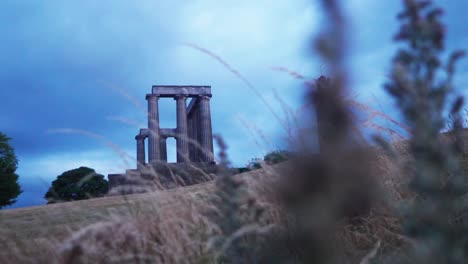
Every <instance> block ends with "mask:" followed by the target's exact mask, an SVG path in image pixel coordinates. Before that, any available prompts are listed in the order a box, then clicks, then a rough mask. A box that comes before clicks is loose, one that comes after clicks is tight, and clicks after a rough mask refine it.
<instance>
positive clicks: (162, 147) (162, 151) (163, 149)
mask: <svg viewBox="0 0 468 264" xmlns="http://www.w3.org/2000/svg"><path fill="white" fill-rule="evenodd" d="M159 145H160V146H159V149H160V151H159V153H160V157H161V160H162V161H165V162H167V137H165V136H161V138H160V139H159Z"/></svg>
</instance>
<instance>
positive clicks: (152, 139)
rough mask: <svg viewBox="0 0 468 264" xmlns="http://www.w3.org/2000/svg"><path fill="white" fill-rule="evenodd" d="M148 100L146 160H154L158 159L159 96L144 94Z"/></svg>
mask: <svg viewBox="0 0 468 264" xmlns="http://www.w3.org/2000/svg"><path fill="white" fill-rule="evenodd" d="M146 100H148V130H149V131H148V133H149V134H148V156H149V157H148V158H149V160H148V162H155V161H159V160H160V153H159V151H160V146H159V144H160V143H159V138H160V135H159V111H158V100H159V96H158V95H156V94H148V95H146Z"/></svg>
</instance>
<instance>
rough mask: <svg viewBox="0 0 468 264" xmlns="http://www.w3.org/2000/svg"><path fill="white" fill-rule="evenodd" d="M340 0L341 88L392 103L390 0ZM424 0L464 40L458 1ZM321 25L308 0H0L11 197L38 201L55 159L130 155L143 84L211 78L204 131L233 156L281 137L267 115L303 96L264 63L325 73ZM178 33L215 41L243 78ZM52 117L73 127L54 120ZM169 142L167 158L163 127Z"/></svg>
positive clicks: (394, 7)
mask: <svg viewBox="0 0 468 264" xmlns="http://www.w3.org/2000/svg"><path fill="white" fill-rule="evenodd" d="M342 2H346V5H347V6H346V10H347V14H348V17H349V23H348V26H349V28H348V32H349V35H350V36H351V41H352V42H351V46H350V51H351V53H350V57H349V65H350V69H351V72H352V76H351V80H352V83H351V84H352V85H351V88H352V91H351V93H350V94H351V95H352V96H353V98H354V99H356V100H358V101H360V102H362V103H366V104H369V105H371V106H372V107H375V108H377V109H379V110H381V111H383V112H386V113H389V114H393V113H394V110H392V106H393V104H392V102H391V100H389V98H388V97H387V96H386V95H385V92H384V91H383V89H382V84H383V83H384V82H385V76H386V75H387V73H388V69H389V62H390V59H391V57H392V56H393V54H394V51H395V49H396V48H395V44H394V43H392V42H391V39H392V36H393V35H394V33H395V32H396V30H397V26H396V25H397V24H396V19H395V15H396V14H397V12H398V11H399V10H400V9H401V3H400V1H374V0H351V1H342ZM436 3H438V4H440V5H441V6H442V7H444V8H445V10H446V13H447V14H448V15H446V16H445V17H444V21H445V22H446V24H447V28H448V30H447V34H448V39H447V44H448V45H447V48H448V49H460V48H467V47H468V34H466V30H467V29H466V21H464V17H465V12H466V10H468V2H467V1H464V0H458V1H455V0H453V1H436ZM320 25H321V12H320V6H319V5H318V1H312V0H309V1H305V0H269V1H268V0H256V1H252V0H236V1H234V0H225V1H219V0H184V1H175V0H167V1H165V0H164V1H163V0H148V1H143V0H142V1H130V0H125V1H124V0H102V1H94V0H93V1H91V0H81V1H63V0H60V1H59V0H48V1H33V0H30V1H27V0H24V1H17V0H11V1H10V0H4V1H1V2H0V32H1V33H2V34H1V35H2V38H1V42H0V58H1V64H0V102H1V103H0V131H2V132H3V133H6V134H7V135H8V136H9V137H11V138H13V140H12V141H11V144H12V145H13V147H14V148H15V151H16V154H17V156H18V158H19V169H18V171H17V173H18V174H19V175H20V183H21V185H22V188H23V190H24V193H23V194H22V196H21V197H20V199H19V201H18V203H17V204H16V205H15V206H29V205H36V204H42V203H44V200H43V199H42V196H43V195H44V193H45V191H46V190H47V188H48V186H49V185H50V182H51V181H52V180H53V179H55V177H56V176H57V175H59V174H61V173H62V172H64V171H66V170H70V169H74V168H77V167H79V166H88V167H91V168H94V169H96V171H97V172H98V173H101V174H104V175H107V174H108V173H119V172H124V171H125V169H129V168H134V167H135V162H134V157H135V140H134V136H135V135H136V134H137V133H138V130H139V128H142V127H146V123H147V120H146V116H145V112H144V111H145V109H146V101H145V94H147V93H149V92H150V90H151V86H152V85H154V84H174V85H182V84H191V85H211V86H212V93H213V97H212V100H211V110H212V122H213V132H214V133H216V134H220V135H222V136H223V138H224V139H225V141H226V142H227V144H228V146H229V152H228V153H229V156H230V159H231V161H232V163H233V165H235V166H243V165H245V164H246V163H247V162H248V161H249V160H250V159H251V158H254V157H262V156H263V155H264V154H265V153H267V152H269V151H272V150H275V149H281V148H285V147H286V146H287V144H286V137H287V133H286V130H285V129H284V128H283V126H282V122H281V121H279V120H278V119H277V118H276V116H279V117H280V119H282V120H285V111H284V110H283V108H282V107H281V104H282V103H284V104H286V105H287V107H288V108H290V109H292V111H294V112H296V111H298V109H300V108H301V106H302V100H301V97H302V95H303V94H304V87H303V85H302V82H301V81H299V80H296V79H294V78H293V77H291V76H289V75H288V74H285V73H282V72H278V71H274V70H272V68H273V67H284V68H288V69H290V70H293V71H296V72H299V73H301V74H303V75H304V76H307V77H310V78H316V77H318V76H320V74H324V73H326V72H327V69H326V68H327V67H326V65H324V64H323V63H321V61H320V60H319V58H318V56H317V55H314V53H313V52H312V50H311V40H312V39H313V36H314V35H315V34H316V33H317V32H318V31H319V30H320ZM184 43H192V44H194V45H196V46H199V47H201V48H204V49H207V50H209V51H210V52H212V53H214V54H216V55H219V56H220V57H221V58H222V59H223V60H224V61H225V62H227V63H228V64H229V65H230V66H231V67H232V68H234V69H235V70H237V71H238V72H240V74H242V75H243V77H245V78H246V79H247V80H248V81H249V82H250V83H251V84H252V86H253V89H252V88H249V87H248V86H247V85H246V84H245V83H244V82H243V81H242V80H240V79H239V78H238V77H236V76H235V75H234V74H233V73H232V72H231V71H229V69H228V68H227V67H226V66H223V65H222V64H220V63H219V61H217V60H216V59H214V58H213V57H212V56H209V55H207V54H205V53H203V52H200V51H199V50H197V49H194V48H192V47H189V46H187V45H184ZM458 70H459V72H460V74H459V75H458V76H460V77H459V78H457V79H456V84H457V86H458V87H459V88H463V87H466V86H467V85H468V77H467V73H468V63H467V62H466V60H465V61H463V62H462V63H460V64H459V67H458ZM265 101H267V102H268V105H266V104H265V103H264V102H265ZM271 109H272V110H273V111H271ZM160 118H161V127H167V128H172V127H175V123H176V122H175V101H174V100H172V99H164V100H163V99H161V100H160ZM63 128H67V129H68V128H71V129H76V130H77V131H82V133H73V134H69V133H57V131H56V130H57V129H63ZM54 131H55V132H54ZM169 144H170V146H169V148H168V150H169V158H170V160H175V149H174V148H175V141H174V140H170V141H169ZM111 146H118V148H119V151H120V150H122V151H124V152H125V153H127V155H128V156H127V157H122V155H121V154H119V153H118V151H116V149H115V147H111Z"/></svg>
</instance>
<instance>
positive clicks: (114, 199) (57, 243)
mask: <svg viewBox="0 0 468 264" xmlns="http://www.w3.org/2000/svg"><path fill="white" fill-rule="evenodd" d="M270 172H271V170H270ZM266 174H268V171H265V170H264V169H261V170H256V171H252V172H247V173H243V174H239V175H236V176H235V177H239V178H242V179H245V180H246V182H248V183H249V184H250V185H255V182H256V179H259V178H262V176H266ZM213 189H214V184H213V182H207V183H203V184H198V185H193V186H189V187H179V188H175V189H170V190H164V191H156V192H152V193H144V194H134V195H126V196H110V197H103V198H96V199H90V200H82V201H76V202H66V203H58V204H50V205H44V206H34V207H28V208H19V209H10V210H3V211H0V263H12V262H14V263H17V262H18V263H28V262H31V263H37V262H42V261H44V262H46V263H53V262H55V261H57V262H61V261H63V260H62V259H61V253H62V252H63V250H65V248H66V247H67V243H66V242H65V241H73V239H74V238H76V236H78V237H79V233H80V232H82V231H83V230H85V231H84V232H86V230H91V232H94V233H98V234H99V236H103V238H102V239H104V240H113V239H114V238H115V235H116V234H121V233H122V232H123V231H122V230H121V229H122V226H120V225H121V224H122V223H135V222H139V221H141V220H142V219H143V221H144V224H143V226H145V228H148V227H149V226H151V225H153V224H155V223H156V224H158V223H161V222H165V221H169V222H170V221H174V220H175V219H178V216H177V215H184V214H185V215H187V214H189V215H190V217H189V218H193V217H200V218H201V217H202V214H201V213H202V211H203V206H204V205H206V203H204V201H205V200H206V199H208V197H209V196H210V194H211V193H212V192H213ZM195 215H198V216H195ZM185 220H187V221H189V220H190V219H188V218H185ZM192 220H193V219H192ZM96 226H97V227H96ZM112 226H114V227H115V229H116V230H108V231H106V230H107V229H108V228H109V227H110V229H113V228H112ZM135 228H137V229H138V228H139V227H138V226H135ZM101 231H102V232H103V233H102V234H100V232H101ZM171 235H173V234H168V235H167V236H171ZM74 236H75V237H74ZM86 237H87V238H89V237H88V235H86ZM98 239H99V238H98ZM138 239H144V238H138ZM87 243H89V244H88V245H87V246H88V247H89V248H93V247H96V243H98V241H88V242H87ZM108 250H109V249H108Z"/></svg>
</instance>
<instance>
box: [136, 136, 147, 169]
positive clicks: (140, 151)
mask: <svg viewBox="0 0 468 264" xmlns="http://www.w3.org/2000/svg"><path fill="white" fill-rule="evenodd" d="M135 139H136V143H137V153H136V155H137V169H140V168H141V167H143V166H144V165H145V160H146V157H145V136H143V135H137V136H136V137H135Z"/></svg>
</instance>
